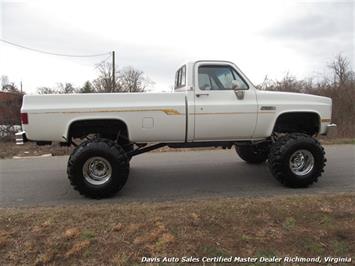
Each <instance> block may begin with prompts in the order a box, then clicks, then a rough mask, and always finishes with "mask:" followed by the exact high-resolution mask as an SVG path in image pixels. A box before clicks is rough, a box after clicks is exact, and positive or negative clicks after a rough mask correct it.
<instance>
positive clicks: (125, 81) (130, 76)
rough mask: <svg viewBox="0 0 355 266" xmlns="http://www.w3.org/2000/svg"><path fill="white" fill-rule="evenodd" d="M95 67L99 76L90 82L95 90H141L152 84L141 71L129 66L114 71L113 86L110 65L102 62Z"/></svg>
mask: <svg viewBox="0 0 355 266" xmlns="http://www.w3.org/2000/svg"><path fill="white" fill-rule="evenodd" d="M97 68H98V70H99V72H100V74H99V77H98V78H96V79H95V80H94V81H93V82H92V85H93V87H94V91H95V92H143V91H144V90H145V89H146V88H147V87H148V86H150V85H152V84H153V82H152V81H151V80H150V79H149V78H147V77H146V76H145V75H144V72H143V71H140V70H137V69H135V68H133V67H130V66H129V67H125V68H123V69H122V70H121V71H117V72H116V75H115V87H113V82H112V65H111V64H110V63H107V62H106V63H105V62H104V63H101V64H99V65H98V66H97Z"/></svg>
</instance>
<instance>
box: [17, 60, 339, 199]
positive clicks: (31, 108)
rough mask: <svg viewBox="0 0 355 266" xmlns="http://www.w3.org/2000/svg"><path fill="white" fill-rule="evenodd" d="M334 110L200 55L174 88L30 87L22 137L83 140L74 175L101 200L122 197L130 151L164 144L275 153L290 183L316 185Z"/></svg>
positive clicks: (272, 161)
mask: <svg viewBox="0 0 355 266" xmlns="http://www.w3.org/2000/svg"><path fill="white" fill-rule="evenodd" d="M331 113H332V100H331V99H330V98H326V97H320V96H314V95H307V94H300V93H285V92H270V91H262V90H258V89H256V88H255V86H254V85H253V84H252V83H251V82H250V81H249V79H248V78H247V77H246V76H245V75H244V74H243V73H242V72H241V71H240V69H239V68H238V67H237V66H236V65H235V64H233V63H231V62H227V61H195V62H189V63H186V64H184V65H183V66H181V67H180V68H179V69H178V71H177V72H176V78H175V89H174V92H173V93H112V94H72V95H29V96H27V95H26V96H24V100H23V106H22V109H21V119H22V127H23V131H22V132H20V133H17V134H16V138H17V142H18V143H19V144H21V143H23V142H24V141H35V142H37V143H38V144H50V143H51V142H52V141H56V142H61V143H62V144H63V145H74V146H76V148H75V149H74V151H73V153H72V154H71V156H70V158H69V161H68V169H67V172H68V177H69V180H70V182H71V184H72V185H73V186H74V188H75V189H76V190H78V191H79V192H80V193H81V194H83V195H85V196H88V197H92V198H103V197H109V196H112V195H114V194H115V193H116V192H118V191H119V190H120V189H121V188H122V187H123V186H124V184H125V182H126V180H127V178H128V174H129V161H130V159H131V158H132V157H133V156H135V155H138V154H141V153H144V152H147V151H151V150H154V149H157V148H160V147H162V146H169V147H174V148H180V147H208V146H220V147H224V148H231V147H232V146H235V148H236V152H237V153H238V155H239V156H240V157H241V158H242V159H243V160H245V161H246V162H248V163H263V162H265V161H266V160H268V165H269V167H270V169H271V172H272V174H273V175H274V176H275V177H276V178H277V179H278V180H279V181H280V182H281V183H282V184H284V185H286V186H289V187H306V186H308V185H310V184H312V183H314V182H316V181H317V180H318V177H319V176H320V175H321V173H322V172H323V168H324V166H325V161H326V159H325V157H324V150H323V148H322V147H321V145H320V144H319V142H318V141H317V140H316V139H315V138H314V137H315V136H317V135H319V134H322V135H325V134H326V133H327V131H328V129H329V128H331V127H334V126H335V125H334V124H331Z"/></svg>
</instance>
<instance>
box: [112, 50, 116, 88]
mask: <svg viewBox="0 0 355 266" xmlns="http://www.w3.org/2000/svg"><path fill="white" fill-rule="evenodd" d="M115 72H116V70H115V51H112V91H111V92H114V90H115V88H116V78H115V74H116V73H115Z"/></svg>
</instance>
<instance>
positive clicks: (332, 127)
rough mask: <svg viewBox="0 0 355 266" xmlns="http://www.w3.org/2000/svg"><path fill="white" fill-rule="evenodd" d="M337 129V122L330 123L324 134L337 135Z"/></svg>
mask: <svg viewBox="0 0 355 266" xmlns="http://www.w3.org/2000/svg"><path fill="white" fill-rule="evenodd" d="M336 130H337V125H336V124H329V125H327V127H326V131H325V133H324V134H323V135H331V136H335V135H336Z"/></svg>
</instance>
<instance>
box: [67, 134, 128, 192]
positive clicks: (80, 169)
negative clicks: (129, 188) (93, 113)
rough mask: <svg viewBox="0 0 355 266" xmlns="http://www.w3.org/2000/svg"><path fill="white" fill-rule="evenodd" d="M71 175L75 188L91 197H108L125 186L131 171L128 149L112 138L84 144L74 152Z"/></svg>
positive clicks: (70, 165) (71, 158) (69, 175)
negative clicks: (124, 148)
mask: <svg viewBox="0 0 355 266" xmlns="http://www.w3.org/2000/svg"><path fill="white" fill-rule="evenodd" d="M67 173H68V178H69V180H70V183H71V184H72V186H73V187H74V189H75V190H78V191H79V193H80V194H82V195H85V196H86V197H89V198H97V199H98V198H107V197H111V196H113V195H114V194H116V193H117V192H118V191H119V190H121V189H122V187H123V186H124V184H125V183H126V181H127V178H128V173H129V160H128V158H127V156H126V152H125V151H124V150H123V148H121V146H119V145H118V144H116V143H115V142H113V141H112V140H109V139H100V138H98V139H94V140H90V141H86V142H83V143H82V144H80V145H79V146H78V147H77V148H76V149H75V150H74V151H73V153H72V154H71V155H70V157H69V161H68V167H67Z"/></svg>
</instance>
